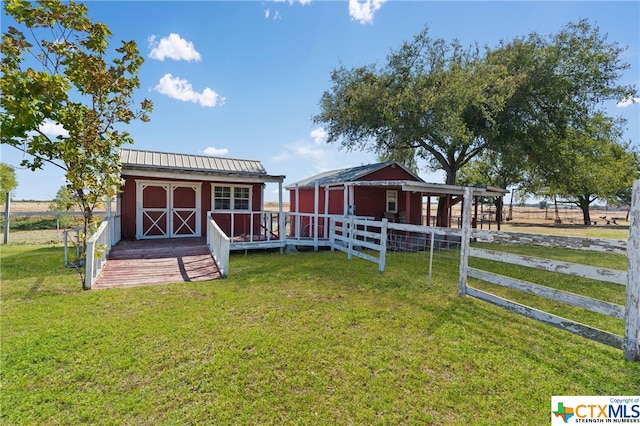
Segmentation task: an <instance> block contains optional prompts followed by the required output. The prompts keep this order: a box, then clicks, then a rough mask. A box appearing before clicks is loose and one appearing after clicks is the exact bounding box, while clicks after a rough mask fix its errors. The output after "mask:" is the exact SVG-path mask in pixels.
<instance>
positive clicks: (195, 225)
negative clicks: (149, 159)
mask: <svg viewBox="0 0 640 426" xmlns="http://www.w3.org/2000/svg"><path fill="white" fill-rule="evenodd" d="M137 186H138V188H137V200H136V201H137V203H136V204H137V212H136V238H137V239H147V238H178V237H199V236H200V235H201V229H200V228H201V226H200V210H201V209H200V204H201V195H200V187H201V184H200V183H171V182H157V181H146V182H145V181H138V182H137Z"/></svg>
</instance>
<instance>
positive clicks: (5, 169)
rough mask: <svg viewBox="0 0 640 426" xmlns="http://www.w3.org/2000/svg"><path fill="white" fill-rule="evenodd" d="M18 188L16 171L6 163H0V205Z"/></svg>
mask: <svg viewBox="0 0 640 426" xmlns="http://www.w3.org/2000/svg"><path fill="white" fill-rule="evenodd" d="M17 186H18V181H17V180H16V170H15V169H14V168H13V167H12V166H10V165H9V164H6V163H0V203H4V202H5V200H6V198H7V194H8V193H11V191H13V190H14V189H16V187H17Z"/></svg>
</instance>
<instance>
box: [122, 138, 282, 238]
mask: <svg viewBox="0 0 640 426" xmlns="http://www.w3.org/2000/svg"><path fill="white" fill-rule="evenodd" d="M120 159H121V165H122V177H123V178H124V181H125V182H124V187H123V188H122V192H121V194H120V197H119V208H120V212H121V232H122V239H125V240H134V239H136V240H137V239H146V238H180V237H200V236H204V235H205V234H206V229H207V227H206V223H207V212H209V211H211V212H212V213H213V217H214V219H215V220H216V222H217V223H218V225H219V226H220V227H221V228H222V230H223V231H225V232H226V233H227V235H231V233H230V232H231V224H230V217H231V214H232V213H234V212H252V211H260V210H262V208H263V200H264V187H265V184H266V183H267V182H277V183H279V186H280V188H279V189H280V193H282V181H283V180H284V176H270V175H268V174H267V172H266V170H265V169H264V167H263V166H262V163H261V162H260V161H255V160H239V159H231V158H220V157H211V156H205V155H187V154H177V153H168V152H157V151H140V150H134V149H122V150H121V151H120ZM281 199H282V197H281ZM246 217H248V218H249V217H251V215H246ZM244 226H246V227H247V228H248V227H249V225H248V224H244ZM235 231H236V232H245V230H244V229H243V224H238V223H236V224H235Z"/></svg>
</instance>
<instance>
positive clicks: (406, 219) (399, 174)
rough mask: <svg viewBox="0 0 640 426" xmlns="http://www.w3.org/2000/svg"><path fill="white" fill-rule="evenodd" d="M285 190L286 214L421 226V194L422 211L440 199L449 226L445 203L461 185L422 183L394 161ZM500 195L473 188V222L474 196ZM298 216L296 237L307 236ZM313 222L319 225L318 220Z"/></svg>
mask: <svg viewBox="0 0 640 426" xmlns="http://www.w3.org/2000/svg"><path fill="white" fill-rule="evenodd" d="M286 189H287V190H289V201H290V206H289V210H290V211H292V212H299V213H303V214H319V215H332V214H334V215H356V216H363V217H369V218H372V219H378V220H379V219H382V218H387V219H389V220H391V221H396V222H402V223H409V224H414V225H427V226H429V225H431V224H433V225H435V220H434V221H432V218H431V217H430V215H429V214H427V215H426V217H425V218H423V216H422V209H423V197H426V201H427V202H426V206H427V211H428V212H430V211H431V198H432V197H438V198H439V199H440V200H443V201H444V202H445V207H446V209H447V210H448V217H447V218H446V221H445V222H443V223H442V224H441V225H440V226H451V225H452V217H451V215H452V213H451V207H452V206H453V205H454V204H455V203H457V202H459V201H460V200H461V197H462V195H463V194H464V187H461V186H455V185H445V184H440V183H427V182H425V181H424V180H422V179H421V178H420V177H419V176H417V175H416V174H415V173H413V172H411V171H410V170H409V169H407V168H406V167H404V166H403V165H402V164H400V163H398V162H395V161H389V162H384V163H376V164H368V165H364V166H358V167H352V168H348V169H341V170H332V171H329V172H325V173H321V174H318V175H315V176H312V177H310V178H307V179H304V180H301V181H300V182H297V183H294V184H291V185H288V186H287V187H286ZM505 193H507V191H506V190H504V189H501V188H496V187H492V186H491V187H487V186H482V187H474V188H473V195H474V197H475V198H476V214H475V216H476V221H477V197H480V196H484V197H487V196H489V197H503V196H504V194H505ZM425 219H426V220H425ZM300 220H301V221H302V224H301V227H300V229H301V233H302V236H303V237H304V236H308V235H305V234H307V233H308V234H309V235H310V231H311V227H312V225H311V223H312V221H311V220H310V217H300ZM318 226H319V227H323V226H324V222H323V220H322V219H321V220H320V222H319V225H318ZM498 226H500V225H499V223H498ZM307 230H308V231H307Z"/></svg>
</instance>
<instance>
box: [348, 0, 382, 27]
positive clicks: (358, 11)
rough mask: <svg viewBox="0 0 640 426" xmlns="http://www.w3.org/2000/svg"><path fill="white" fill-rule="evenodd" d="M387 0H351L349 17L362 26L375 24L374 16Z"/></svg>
mask: <svg viewBox="0 0 640 426" xmlns="http://www.w3.org/2000/svg"><path fill="white" fill-rule="evenodd" d="M386 1H387V0H349V16H351V19H353V20H355V21H359V22H360V23H361V24H370V23H372V22H373V15H374V14H375V13H376V12H377V11H378V10H379V9H380V8H381V7H382V5H383V4H384V3H385V2H386Z"/></svg>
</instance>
